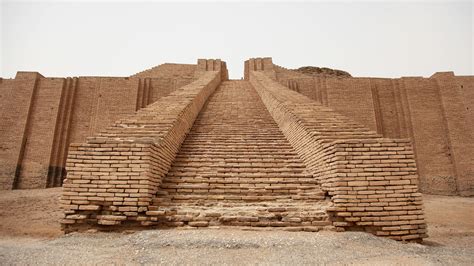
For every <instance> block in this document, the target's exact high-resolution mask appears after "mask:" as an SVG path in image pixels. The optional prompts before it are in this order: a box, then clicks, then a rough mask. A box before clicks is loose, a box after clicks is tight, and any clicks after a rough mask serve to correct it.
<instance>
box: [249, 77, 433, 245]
mask: <svg viewBox="0 0 474 266" xmlns="http://www.w3.org/2000/svg"><path fill="white" fill-rule="evenodd" d="M249 79H250V82H251V83H252V84H253V86H254V87H255V88H256V90H257V92H258V93H259V94H260V96H261V98H262V100H263V102H264V103H265V105H266V106H267V108H268V109H269V111H270V113H271V114H272V115H273V117H274V119H275V121H276V122H277V123H278V124H279V125H280V128H281V129H282V131H283V132H284V134H285V135H286V137H287V138H288V139H289V141H290V143H291V144H292V145H293V146H294V147H295V149H296V151H297V152H298V153H299V154H300V156H301V157H302V158H303V160H304V161H305V163H306V165H307V166H308V167H309V169H310V170H311V171H312V172H313V175H314V177H315V178H317V179H318V180H319V181H320V182H321V185H322V187H323V188H324V189H325V190H327V191H328V193H329V195H330V196H331V197H332V201H333V202H334V204H335V206H334V207H333V208H332V209H331V211H332V212H333V215H334V223H333V224H334V225H335V226H338V227H341V228H346V229H348V230H351V229H359V228H362V229H364V230H366V231H369V232H372V233H374V234H377V235H381V236H388V237H390V238H393V239H398V240H412V239H414V240H420V239H422V238H423V237H426V224H425V221H424V216H423V210H422V200H421V193H419V192H418V176H417V172H416V163H415V160H414V154H413V150H412V147H411V145H410V141H409V140H407V139H385V138H381V136H380V135H378V134H376V133H375V132H373V131H370V130H368V129H366V128H364V127H363V126H361V125H359V124H357V123H353V122H351V120H349V119H347V118H345V117H344V116H342V115H339V114H337V113H336V112H334V111H333V110H331V109H329V108H327V107H324V106H321V105H319V104H317V103H316V102H314V101H312V100H311V99H309V98H307V97H305V96H303V95H301V94H298V93H296V92H294V91H292V90H288V89H286V88H285V87H283V86H282V85H280V84H278V83H277V82H275V81H274V80H272V79H271V78H269V77H268V76H266V75H265V74H264V73H262V72H256V71H250V73H249Z"/></svg>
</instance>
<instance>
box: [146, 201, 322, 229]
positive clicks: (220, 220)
mask: <svg viewBox="0 0 474 266" xmlns="http://www.w3.org/2000/svg"><path fill="white" fill-rule="evenodd" d="M330 206H331V203H330V202H329V201H317V202H313V203H299V204H295V203H294V202H291V201H282V202H274V201H272V202H260V203H242V202H239V203H222V202H207V203H201V204H189V203H183V204H170V205H166V206H158V205H156V206H150V207H149V211H148V212H147V213H146V214H147V216H148V217H149V222H151V223H155V224H157V225H162V226H171V227H176V226H191V227H207V226H250V227H298V228H299V227H307V230H309V228H311V227H312V228H313V229H314V230H312V231H318V230H320V229H323V228H330V227H331V226H330V225H331V222H329V218H328V215H327V213H326V209H327V208H329V207H330ZM302 230H304V229H302Z"/></svg>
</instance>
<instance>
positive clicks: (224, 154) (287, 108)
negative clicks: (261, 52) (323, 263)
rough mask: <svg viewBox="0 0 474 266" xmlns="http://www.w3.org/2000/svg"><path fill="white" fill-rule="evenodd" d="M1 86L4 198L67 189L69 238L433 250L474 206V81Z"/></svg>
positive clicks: (175, 71)
mask: <svg viewBox="0 0 474 266" xmlns="http://www.w3.org/2000/svg"><path fill="white" fill-rule="evenodd" d="M244 75H245V78H244V79H243V80H228V76H227V69H226V64H225V62H223V61H221V60H204V59H202V60H201V59H200V60H198V63H197V64H196V65H183V64H163V65H160V66H157V67H154V68H151V69H149V70H146V71H143V72H140V73H138V74H136V75H133V76H130V77H126V78H113V77H78V78H45V77H43V76H41V75H40V74H39V73H36V72H18V74H17V76H16V78H15V79H0V126H1V127H0V186H1V188H2V189H27V188H45V187H54V186H61V185H62V186H63V195H62V198H61V204H62V206H63V208H64V219H63V220H62V225H63V229H64V230H65V231H66V232H70V231H77V230H84V229H87V228H91V227H95V228H99V229H105V230H107V229H108V230H119V229H123V228H131V227H132V228H139V227H152V228H154V227H174V226H192V227H207V226H216V225H217V226H250V227H271V228H284V229H286V230H306V231H317V230H320V229H331V230H338V231H344V230H365V231H368V232H371V233H373V234H376V235H380V236H387V237H390V238H393V239H397V240H414V241H419V240H421V239H423V238H424V237H426V236H427V235H426V232H427V231H426V224H425V220H424V216H423V207H422V198H421V193H420V192H426V193H436V194H446V195H464V196H472V195H474V171H473V167H474V161H473V160H474V148H473V142H472V139H473V135H474V116H473V113H472V110H473V108H474V77H473V76H455V75H454V74H453V73H452V72H444V73H436V74H434V75H433V76H432V77H430V78H421V77H409V78H400V79H385V78H352V77H335V76H328V75H315V76H311V75H306V74H302V73H298V72H295V71H292V70H288V69H285V68H282V67H279V66H277V65H274V64H273V62H272V60H271V58H256V59H249V60H248V61H246V62H245V71H244Z"/></svg>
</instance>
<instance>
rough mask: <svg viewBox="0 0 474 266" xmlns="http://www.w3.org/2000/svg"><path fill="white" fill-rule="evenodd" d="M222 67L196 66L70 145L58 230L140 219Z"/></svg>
mask: <svg viewBox="0 0 474 266" xmlns="http://www.w3.org/2000/svg"><path fill="white" fill-rule="evenodd" d="M207 61H209V60H207ZM212 61H217V60H212ZM219 64H222V62H221V61H220V60H219ZM222 71H226V69H225V68H219V70H214V69H211V70H207V71H202V73H201V74H200V75H199V79H197V80H196V81H194V82H192V83H191V84H188V85H186V86H183V87H181V88H179V89H177V90H176V91H174V92H172V93H170V94H169V95H167V96H165V97H162V98H160V99H159V100H158V101H156V102H155V103H153V104H151V105H149V106H148V107H146V108H142V109H140V110H139V111H137V112H136V113H135V114H133V115H128V116H124V117H123V119H121V120H118V121H116V122H115V123H114V125H112V126H110V127H108V128H107V129H105V130H104V131H103V132H101V133H99V134H97V135H96V136H93V137H89V138H87V141H86V142H85V143H73V144H71V145H70V149H69V154H68V157H67V162H66V169H67V177H66V179H65V180H64V184H63V192H62V197H61V206H62V208H63V210H64V219H62V221H61V223H62V227H63V230H64V231H66V232H70V231H78V230H82V229H87V228H90V227H96V226H109V227H110V226H114V225H126V224H137V222H138V223H142V225H146V222H147V220H149V217H147V215H146V212H147V211H148V206H149V205H150V204H151V202H152V199H153V197H154V196H155V194H156V192H157V190H158V188H159V185H160V183H161V180H162V178H163V177H164V176H165V175H166V173H167V172H168V170H169V169H170V167H171V163H172V162H173V160H174V158H175V156H176V154H177V153H178V150H179V147H180V145H181V143H182V142H183V141H184V139H185V137H186V134H187V133H188V132H189V130H190V128H191V127H192V125H193V123H194V121H195V119H196V117H197V115H198V114H199V112H200V110H201V109H202V107H203V106H204V104H205V102H206V101H207V99H208V97H209V96H210V95H211V94H212V93H213V92H214V90H215V89H216V88H217V87H218V86H219V84H220V83H221V79H222V77H225V76H226V74H222Z"/></svg>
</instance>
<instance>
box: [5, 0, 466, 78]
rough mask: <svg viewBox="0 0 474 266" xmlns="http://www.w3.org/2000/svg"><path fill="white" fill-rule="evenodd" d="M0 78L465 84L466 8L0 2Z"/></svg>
mask: <svg viewBox="0 0 474 266" xmlns="http://www.w3.org/2000/svg"><path fill="white" fill-rule="evenodd" d="M0 2H1V4H0V8H1V10H0V16H1V17H0V23H1V27H0V29H1V30H0V40H1V42H0V45H1V46H0V50H1V54H0V56H1V57H0V76H2V77H4V78H11V77H14V75H15V73H16V71H19V70H23V71H38V72H40V73H42V74H43V75H44V76H47V77H57V76H59V77H64V76H129V75H131V74H134V73H136V72H138V71H141V70H143V69H146V68H149V67H152V66H155V65H159V64H162V63H165V62H170V63H191V64H194V63H196V60H197V58H221V59H223V60H225V61H227V64H228V67H229V69H230V75H231V78H240V77H241V76H242V75H243V74H242V73H243V62H244V60H246V59H247V58H250V57H267V56H270V57H273V61H274V63H276V64H278V65H282V66H285V67H289V68H296V67H299V66H306V65H313V66H325V67H331V68H338V69H342V70H346V71H348V72H350V73H351V74H352V75H353V76H373V77H400V76H425V77H426V76H430V75H432V74H433V73H434V72H436V71H454V72H455V73H456V74H457V75H473V71H474V57H473V56H474V54H473V44H474V41H473V36H474V34H473V24H474V20H473V11H474V7H473V2H472V1H464V2H452V1H450V2H446V1H435V2H431V1H422V2H417V3H414V2H407V1H404V2H395V3H394V2H392V3H389V2H385V1H372V2H337V3H329V2H298V3H296V2H260V3H255V2H254V3H252V2H225V3H217V2H214V3H213V2H207V3H200V2H191V3H184V2H178V3H176V2H175V3H162V2H140V3H133V2H123V1H122V2H113V1H106V2H102V3H94V2H90V1H88V2H72V3H71V2H59V1H52V2H39V1H35V2H25V1H8V0H7V1H5V0H0Z"/></svg>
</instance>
